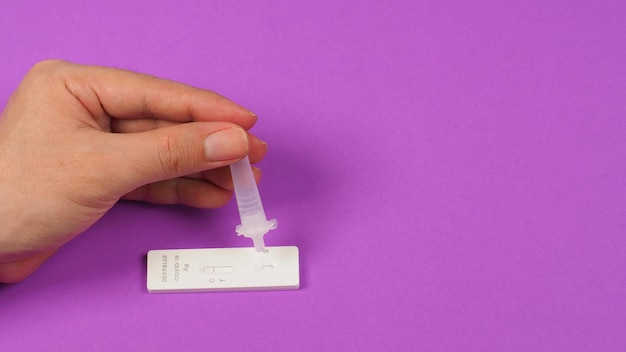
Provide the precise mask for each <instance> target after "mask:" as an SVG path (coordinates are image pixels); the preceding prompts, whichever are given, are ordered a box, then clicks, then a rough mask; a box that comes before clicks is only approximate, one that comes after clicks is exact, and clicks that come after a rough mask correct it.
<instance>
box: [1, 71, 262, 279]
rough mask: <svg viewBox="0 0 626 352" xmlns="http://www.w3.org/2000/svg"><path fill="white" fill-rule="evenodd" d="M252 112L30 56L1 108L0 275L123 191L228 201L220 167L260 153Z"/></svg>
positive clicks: (70, 234)
mask: <svg viewBox="0 0 626 352" xmlns="http://www.w3.org/2000/svg"><path fill="white" fill-rule="evenodd" d="M255 122H256V116H255V115H254V114H252V113H250V112H249V111H248V110H246V109H244V108H242V107H240V106H238V105H236V104H235V103H233V102H231V101H230V100H228V99H226V98H224V97H221V96H219V95H217V94H215V93H213V92H210V91H207V90H202V89H197V88H192V87H189V86H186V85H183V84H180V83H175V82H171V81H166V80H162V79H158V78H155V77H151V76H147V75H142V74H138V73H133V72H129V71H123V70H117V69H111V68H105V67H90V66H81V65H76V64H71V63H66V62H61V61H45V62H42V63H39V64H37V65H35V66H34V67H33V68H32V69H31V70H30V72H29V73H28V74H27V75H26V77H25V78H24V80H23V82H22V83H21V84H20V86H19V87H18V89H17V90H16V91H15V93H14V94H13V95H12V96H11V98H10V99H9V101H8V103H7V106H6V107H5V110H4V112H3V113H2V115H1V116H0V199H2V202H1V205H0V282H16V281H20V280H22V279H24V278H26V277H27V276H28V275H30V274H31V273H32V272H33V271H34V270H35V269H37V268H38V267H39V266H40V265H41V264H42V263H43V262H44V261H45V260H46V259H48V258H49V257H50V256H51V255H52V254H53V253H54V252H55V251H56V250H57V249H58V248H59V247H61V246H62V245H63V244H65V243H67V242H68V241H69V240H71V239H72V238H74V237H75V236H77V235H78V234H80V233H81V232H83V231H85V230H86V229H87V228H89V226H91V225H92V224H93V223H94V222H96V221H97V220H98V219H99V218H100V217H102V215H104V214H105V213H106V211H107V210H109V209H110V208H111V207H112V206H113V205H114V204H115V203H116V202H117V201H118V200H119V199H129V200H143V201H148V202H152V203H160V204H185V205H189V206H194V207H203V208H211V207H219V206H222V205H224V204H226V203H227V202H228V200H229V199H230V196H231V194H232V189H233V186H232V181H231V179H230V173H229V170H228V167H227V165H229V164H231V163H233V162H235V161H237V160H239V159H241V158H243V157H244V156H245V155H249V156H250V159H251V160H252V162H256V161H259V160H260V159H261V158H262V157H263V156H264V155H265V152H266V151H267V145H266V144H265V143H263V142H262V141H260V140H259V139H258V138H256V137H255V136H253V135H252V134H250V133H248V132H247V131H246V130H248V129H250V128H251V127H252V126H253V125H254V123H255ZM256 173H257V177H258V176H259V175H260V174H259V171H258V170H256Z"/></svg>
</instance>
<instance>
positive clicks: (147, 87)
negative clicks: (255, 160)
mask: <svg viewBox="0 0 626 352" xmlns="http://www.w3.org/2000/svg"><path fill="white" fill-rule="evenodd" d="M58 64H60V65H65V66H66V67H67V69H68V70H70V71H71V72H74V73H75V74H67V75H65V77H66V78H65V79H66V86H67V87H68V89H70V91H72V93H73V94H74V95H75V96H76V97H77V98H78V99H79V100H81V102H82V103H83V104H85V101H84V100H87V101H89V100H94V99H93V98H94V97H93V95H95V98H96V99H95V100H97V103H98V105H99V106H100V108H101V109H102V110H104V111H103V112H104V113H106V114H108V115H109V116H111V117H116V118H118V119H137V118H153V119H161V120H168V121H174V122H190V121H226V122H232V123H236V124H238V125H240V126H242V127H243V128H246V129H249V128H251V127H252V126H253V125H254V123H255V122H256V115H255V114H254V113H252V112H250V111H249V110H247V109H245V108H243V107H241V106H239V105H237V104H235V103H234V102H232V101H231V100H229V99H227V98H225V97H223V96H221V95H219V94H217V93H215V92H212V91H210V90H206V89H200V88H195V87H192V86H189V85H186V84H182V83H178V82H174V81H170V80H166V79H162V78H158V77H154V76H150V75H146V74H142V73H136V72H132V71H127V70H122V69H116V68H109V67H101V66H84V65H78V64H71V63H67V62H61V63H58ZM68 73H69V72H68ZM89 95H91V98H92V99H89V97H88V96H89ZM94 103H95V102H94ZM88 108H89V107H88ZM94 108H97V107H94ZM90 110H91V109H90Z"/></svg>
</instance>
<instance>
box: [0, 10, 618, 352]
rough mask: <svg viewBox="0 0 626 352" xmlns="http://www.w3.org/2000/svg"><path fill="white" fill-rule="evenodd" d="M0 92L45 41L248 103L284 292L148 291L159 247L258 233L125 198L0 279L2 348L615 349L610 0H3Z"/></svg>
mask: <svg viewBox="0 0 626 352" xmlns="http://www.w3.org/2000/svg"><path fill="white" fill-rule="evenodd" d="M7 3H9V2H4V3H3V4H2V5H0V104H1V105H2V106H4V104H5V103H6V100H7V98H8V96H9V95H10V93H11V91H12V90H13V89H15V87H16V86H17V85H18V83H19V82H20V80H21V78H22V77H23V75H24V74H25V72H26V71H27V69H28V68H29V67H30V66H31V65H32V64H34V63H35V62H37V61H38V60H41V59H45V58H61V59H66V60H70V61H75V62H80V63H88V64H98V65H107V66H115V67H122V68H127V69H132V70H137V71H141V72H146V73H151V74H154V75H158V76H162V77H167V78H170V79H174V80H179V81H182V82H185V83H189V84H192V85H196V86H201V87H206V88H210V89H213V90H216V91H218V92H220V93H222V94H224V95H226V96H228V97H230V98H232V99H233V100H235V101H237V102H240V103H241V104H243V105H245V106H247V107H249V108H250V109H251V110H253V111H255V112H256V113H257V114H258V115H259V122H258V124H257V126H256V127H255V128H254V129H253V131H254V132H255V133H257V134H258V135H259V136H261V137H262V138H263V139H265V140H266V141H268V142H269V144H270V152H269V154H268V156H267V157H266V159H265V160H264V161H263V162H262V163H261V167H262V168H263V169H264V179H263V182H262V184H261V186H260V187H261V195H262V197H263V200H264V204H265V207H266V210H267V213H268V215H269V216H273V217H277V218H278V220H279V222H280V227H279V229H278V230H276V231H274V232H272V233H270V234H269V235H268V236H267V238H266V239H267V243H268V244H269V245H297V246H298V247H299V248H300V251H301V268H302V269H301V276H302V277H301V279H302V287H301V289H300V290H298V291H282V292H280V291H279V292H245V293H210V294H170V295H152V294H148V293H147V292H146V289H145V257H144V256H145V253H146V252H147V251H148V250H149V249H161V248H197V247H223V246H249V245H251V243H248V241H247V240H245V239H243V238H238V237H236V236H235V234H234V226H235V225H237V224H238V216H237V213H236V208H235V206H234V204H233V203H232V202H231V203H230V204H229V205H228V206H227V207H225V208H223V209H219V210H215V211H208V210H197V209H189V208H184V207H167V206H153V205H147V204H140V203H120V204H118V205H117V206H116V207H115V208H114V209H113V210H112V211H111V212H110V213H109V214H107V215H106V216H105V217H104V218H103V219H102V220H101V221H100V222H99V223H97V224H96V225H95V226H93V227H92V228H91V229H89V230H88V231H87V232H86V233H84V234H83V235H82V236H80V237H78V238H77V239H76V240H74V241H72V242H71V243H70V244H69V245H67V246H66V247H64V248H63V249H62V250H61V251H59V252H58V254H57V255H56V256H54V257H53V258H52V259H51V260H50V261H49V262H47V263H46V264H45V265H44V266H43V267H42V268H41V269H40V270H39V271H37V272H36V273H35V274H34V275H33V276H32V277H30V278H29V279H27V280H26V281H24V282H22V283H20V284H16V285H3V286H0V341H1V342H0V345H1V346H2V347H1V349H2V350H3V351H44V350H65V351H139V350H153V351H156V350H158V351H166V350H167V351H170V350H171V351H174V350H177V351H194V350H197V351H200V350H215V351H252V350H254V351H256V350H272V351H296V350H301V351H324V350H343V351H345V350H354V351H366V350H417V351H468V350H472V351H618V350H626V297H625V296H626V254H625V253H626V252H625V249H626V237H625V236H624V234H625V232H626V231H625V230H626V216H625V215H626V214H625V213H626V211H625V210H626V200H625V196H626V181H625V172H626V138H625V137H626V5H624V2H623V1H587V2H583V1H519V2H518V4H504V2H503V1H495V0H494V1H469V2H468V1H439V0H437V1H379V2H373V1H365V2H363V1H337V0H332V1H330V0H324V1H311V2H310V3H308V4H302V3H301V2H296V1H287V0H272V1H203V0H195V1H145V2H140V1H134V0H107V1H101V2H97V1H78V0H76V1H70V0H63V1H44V0H39V1H35V0H28V1H12V2H10V4H7Z"/></svg>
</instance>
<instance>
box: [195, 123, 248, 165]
mask: <svg viewBox="0 0 626 352" xmlns="http://www.w3.org/2000/svg"><path fill="white" fill-rule="evenodd" d="M247 153H248V136H247V135H246V132H245V131H244V130H242V129H241V128H236V127H233V128H227V129H225V130H219V131H216V132H213V133H211V134H210V135H209V136H208V137H206V139H205V140H204V156H205V157H206V158H207V160H209V161H224V160H231V159H237V158H241V157H243V156H244V155H246V154H247Z"/></svg>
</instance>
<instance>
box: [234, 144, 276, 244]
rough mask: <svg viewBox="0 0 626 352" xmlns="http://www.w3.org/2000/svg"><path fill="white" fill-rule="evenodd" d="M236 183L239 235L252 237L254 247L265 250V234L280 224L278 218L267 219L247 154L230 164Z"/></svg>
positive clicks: (237, 229) (236, 229)
mask: <svg viewBox="0 0 626 352" xmlns="http://www.w3.org/2000/svg"><path fill="white" fill-rule="evenodd" d="M230 172H231V174H232V175H233V183H234V184H235V197H236V198H237V208H238V209H239V218H240V219H241V225H238V226H237V227H236V228H235V231H236V232H237V235H239V236H245V237H248V238H251V239H252V242H253V243H254V249H256V251H257V252H263V250H264V249H265V242H264V241H263V236H264V235H265V234H266V233H268V232H269V230H273V229H275V228H276V227H277V226H278V222H277V221H276V219H272V220H267V217H266V216H265V210H264V209H263V203H261V196H260V195H259V189H258V188H257V185H256V182H255V180H254V174H253V173H252V166H250V159H248V157H247V156H246V157H245V158H243V159H241V160H240V161H238V162H236V163H233V164H231V165H230Z"/></svg>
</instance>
